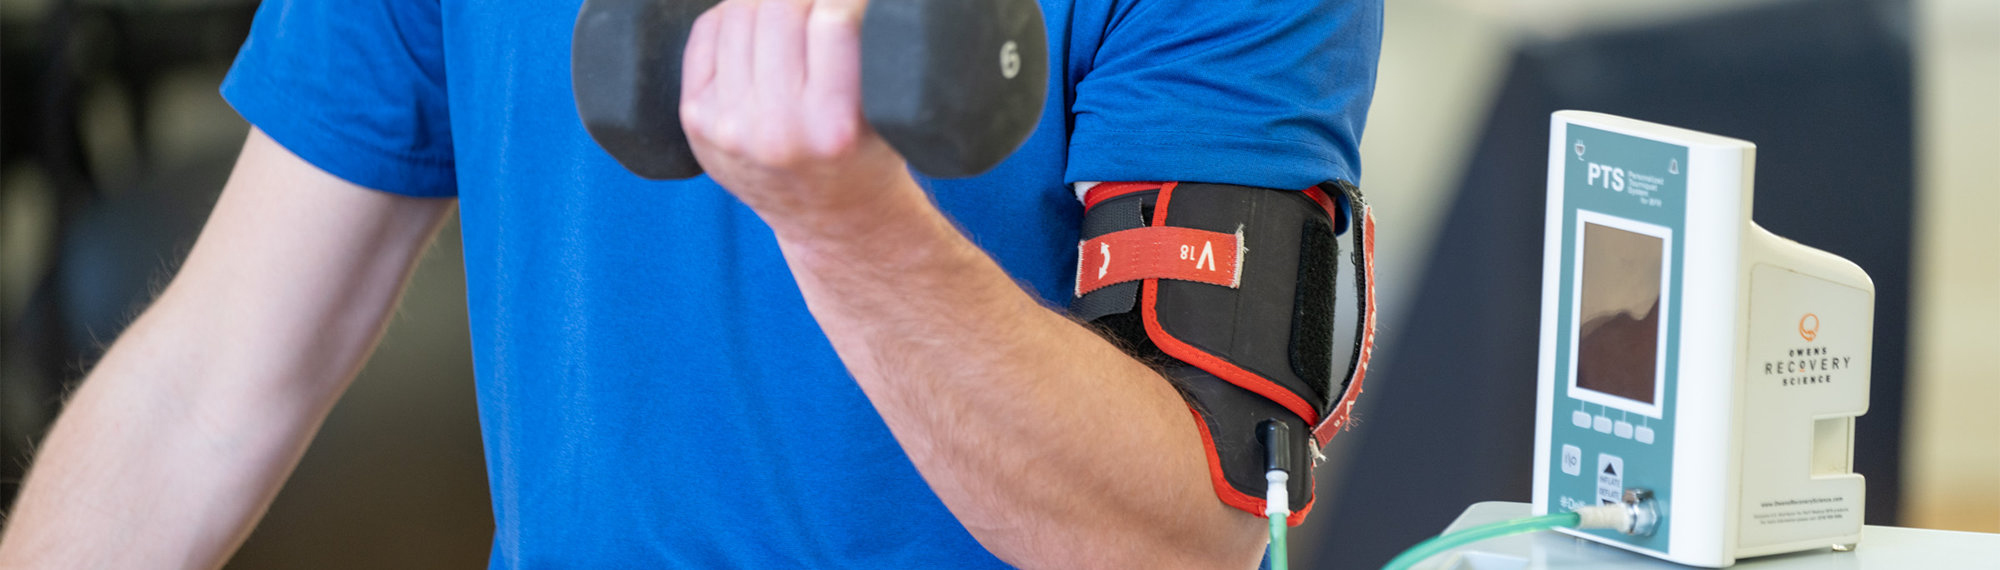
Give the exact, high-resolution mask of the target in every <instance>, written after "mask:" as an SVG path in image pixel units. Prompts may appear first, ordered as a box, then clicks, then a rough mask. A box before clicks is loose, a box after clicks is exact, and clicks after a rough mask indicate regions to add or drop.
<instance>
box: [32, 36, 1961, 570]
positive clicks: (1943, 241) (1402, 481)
mask: <svg viewBox="0 0 2000 570" xmlns="http://www.w3.org/2000/svg"><path fill="white" fill-rule="evenodd" d="M254 9H255V3H254V2H249V1H241V0H7V1H6V2H5V3H0V509H4V508H5V506H6V505H10V504H11V502H12V498H13V496H14V494H15V493H16V492H17V491H18V490H19V484H20V481H21V477H22V475H23V473H24V472H25V470H26V468H27V466H28V465H29V463H30V461H31V460H32V458H33V453H34V448H35V444H36V441H38V439H39V438H40V437H41V435H42V434H43V432H44V431H45V430H46V429H47V425H48V423H49V422H50V421H51V420H52V419H53V417H54V416H55V414H56V413H57V412H58V411H59V409H60V407H61V404H62V402H63V399H64V396H65V394H66V393H67V391H68V390H69V389H71V388H72V387H73V386H74V384H75V382H77V381H78V380H79V379H81V378H82V377H83V374H84V373H85V372H86V371H87V370H88V369H89V367H90V365H91V363H92V362H94V361H95V360H96V359H97V358H98V356H99V355H100V354H101V352H102V350H103V348H104V346H105V345H106V344H108V343H109V342H110V341H111V340H112V339H114V338H116V336H117V334H118V332H119V330H120V329H121V328H122V327H123V326H124V325H125V324H126V323H127V322H128V321H130V320H131V318H132V317H134V316H135V315H136V314H137V311H139V310H140V309H141V308H143V307H144V305H145V302H146V301H147V300H148V299H150V298H151V296H152V295H153V294H154V293H155V292H156V291H157V290H158V289H159V288H160V287H161V286H162V285H163V284H164V283H165V279H167V277H168V276H169V275H170V274H171V271H172V269H173V268H174V267H175V266H176V265H177V264H178V263H179V260H180V258H181V256H182V255H184V254H185V253H186V251H187V249H188V247H190V246H191V245H192V243H193V240H194V236H195V234H196V232H197V231H199V229H200V227H201V223H202V221H203V219H204V218H205V217H206V215H207V211H208V208H209V207H210V206H211V205H213V203H214V200H215V196H216V193H217V192H218V191H219V190H220V188H221V185H222V181H223V180H224V178H225V177H226V175H227V173H228V168H229V166H230V165H231V163H232V161H233V160H234V157H235V151H236V150H237V148H238V147H239V146H240V145H241V143H242V138H243V135H244V133H245V132H246V130H247V128H248V125H246V124H245V123H244V122H243V121H242V120H241V119H240V118H238V117H237V116H236V114H235V113H234V112H233V111H231V110H230V109H229V107H228V106H227V105H226V104H225V103H223V101H222V100H221V98H220V97H218V96H217V95H216V88H217V85H218V84H219V82H220V80H221V78H222V76H223V74H224V72H225V71H226V70H227V69H228V66H229V63H230V61H231V59H232V57H233V56H234V54H235V51H236V48H237V46H238V45H239V43H240V42H241V41H242V38H243V37H244V34H245V33H246V31H247V29H248V26H249V22H250V17H251V13H252V11H253V10H254ZM1570 108H1574V109H1586V110H1593V111H1602V112H1608V113H1614V114H1621V115H1627V116H1631V117H1634V118H1639V119H1646V120H1652V121H1658V122H1665V123H1669V124H1674V125H1678V126H1683V127H1688V128H1693V129H1697V130H1703V131H1708V132H1713V133H1717V134H1721V135H1727V136H1732V137H1737V138H1743V139H1748V140H1750V141H1752V142H1755V143H1757V144H1758V145H1759V152H1758V165H1757V166H1758V174H1757V202H1756V211H1755V214H1754V215H1755V217H1756V219H1757V221H1758V222H1759V223H1761V224H1763V225H1764V226H1766V227H1768V228H1770V229H1772V230H1773V231H1775V232H1777V233H1778V234H1780V235H1784V236H1787V237H1791V238H1793V239H1797V240H1799V241H1801V242H1803V243H1806V244H1808V245H1812V246H1815V247H1819V248H1821V249H1826V250H1828V251H1831V252H1833V253H1836V254H1839V255H1842V256H1844V257H1847V258H1849V259H1851V260H1854V261H1855V262H1857V263H1859V264H1860V265H1861V266H1862V267H1863V268H1864V269H1866V270H1868V272H1869V273H1870V274H1871V275H1872V276H1873V278H1874V279H1875V283H1876V285H1877V287H1878V298H1877V316H1876V331H1875V353H1874V362H1875V369H1874V379H1873V388H1872V390H1873V393H1872V394H1871V397H1872V406H1871V409H1870V411H1869V413H1868V415H1867V416H1864V417H1863V418H1862V419H1861V421H1860V424H1859V428H1858V434H1857V443H1856V447H1857V449H1856V453H1855V456H1856V459H1855V462H1856V469H1857V470H1858V471H1860V472H1861V473H1863V474H1865V475H1867V477H1868V482H1869V489H1868V522H1869V523H1871V524H1880V525H1899V526H1911V527H1922V528H1937V529H1955V530H1969V531H1984V532H2000V414H1996V413H1993V410H1994V409H1996V407H2000V359H1996V355H2000V339H1996V337H1995V336H1994V335H1993V334H1992V333H1991V331H1990V330H1989V328H1990V327H1992V326H1993V325H1994V324H1995V323H2000V224H1996V223H1994V222H1993V219H1992V216H1993V212H1995V211H2000V2H1995V1H1994V0H1624V1H1618V2H1610V1H1590V0H1391V1H1390V2H1389V6H1388V19H1387V30H1386V33H1385V38H1384V45H1383V50H1382V66H1381V72H1380V79H1379V84H1378V88H1377V91H1376V98H1375V105H1374V110H1373V112H1372V113H1371V115H1370V121H1369V125H1368V127H1369V128H1368V131H1367V136H1366V140H1365V141H1364V144H1363V152H1362V155H1363V159H1364V162H1365V167H1364V168H1365V177H1364V179H1363V186H1364V188H1366V189H1367V190H1369V192H1370V196H1371V198H1372V199H1373V200H1374V201H1375V203H1376V205H1377V212H1378V215H1379V216H1380V223H1381V233H1380V235H1379V242H1380V248H1381V249H1380V251H1379V258H1380V260H1379V262H1378V263H1379V265H1380V266H1379V268H1378V270H1377V271H1378V280H1377V283H1378V291H1379V294H1380V295H1381V300H1382V306H1381V315H1382V317H1383V323H1382V332H1381V339H1380V346H1381V349H1380V351H1379V352H1378V353H1377V357H1376V360H1375V368H1374V371H1373V372H1372V373H1371V374H1370V378H1369V379H1370V382H1369V383H1368V392H1367V395H1366V396H1365V397H1364V398H1363V407H1362V409H1361V411H1360V412H1361V415H1360V419H1361V423H1360V424H1359V427H1358V428H1356V429H1355V430H1353V431H1351V432H1348V433H1347V434H1345V435H1343V436H1341V437H1340V438H1338V439H1337V440H1336V442H1335V444H1334V446H1333V448H1332V449H1330V450H1329V452H1330V453H1329V454H1330V456H1331V457H1332V458H1333V461H1331V462H1329V464H1328V465H1327V466H1326V467H1323V468H1322V469H1321V471H1320V473H1319V476H1320V478H1321V479H1320V487H1319V488H1320V492H1321V499H1320V504H1319V505H1318V506H1317V507H1316V512H1317V513H1318V514H1317V515H1316V516H1314V517H1313V518H1312V520H1311V521H1310V522H1308V523H1307V527H1306V528H1304V529H1300V530H1298V531H1295V532H1296V533H1297V534H1295V535H1294V536H1295V537H1298V538H1297V539H1295V540H1294V541H1293V544H1294V547H1293V548H1294V550H1295V552H1294V557H1295V559H1296V560H1295V564H1298V565H1299V566H1300V567H1304V568H1373V567H1378V566H1379V565H1380V564H1381V563H1382V562H1384V561H1386V560H1387V559H1388V558H1389V557H1390V556H1392V555H1393V554H1394V553H1395V552H1397V551H1399V550H1401V549H1402V548H1404V547H1407V546H1409V545H1411V544H1413V543H1415V542H1417V541H1419V540H1421V539H1423V538H1425V537H1426V536H1428V535H1430V534H1434V533H1436V532H1437V531H1439V530H1441V529H1442V528H1444V526H1445V525H1446V524H1448V523H1449V522H1450V521H1451V520H1452V519H1453V518H1454V517H1455V516H1456V515H1457V514H1458V513H1459V512H1460V511H1461V510H1463V509H1464V508H1465V506H1466V505H1468V504H1470V503H1473V502H1478V501H1485V500H1514V501H1526V500H1528V481H1529V478H1530V475H1531V473H1530V466H1529V459H1530V453H1531V451H1530V449H1529V448H1530V445H1531V439H1532V434H1533V427H1532V426H1533V416H1534V401H1533V395H1534V382H1535V356H1534V350H1535V346H1534V342H1535V338H1536V330H1537V328H1536V327H1537V326H1538V325H1537V319H1538V305H1537V303H1538V302H1539V286H1540V282H1539V279H1540V267H1541V265H1540V263H1541V262H1540V251H1541V249H1540V243H1541V242H1540V240H1541V227H1542V226H1541V223H1542V222H1541V203H1542V202H1541V200H1542V191H1543V190H1542V186H1543V180H1544V169H1545V168H1546V166H1545V164H1546V163H1545V162H1544V158H1543V156H1542V153H1544V152H1545V149H1546V137H1547V136H1548V127H1547V125H1548V123H1547V117H1548V113H1550V112H1551V111H1555V110H1558V109H1570ZM464 291H465V283H464V274H463V269H462V259H461V250H460V248H459V244H458V231H457V229H456V227H448V228H446V230H445V231H444V232H443V233H442V234H441V235H440V238H439V240H438V242H437V243H436V244H435V245H434V246H433V247H432V251H431V252H430V254H429V255H428V256H427V257H426V258H425V261H424V263H423V265H422V266H421V267H420V268H419V270H418V272H417V274H416V277H415V280H414V282H413V283H412V285H411V288H410V290H409V293H408V295H407V296H406V297H405V298H404V300H403V304H402V308H401V310H400V311H399V314H398V316H397V318H396V320H395V322H394V324H393V325H392V326H391V327H390V330H389V336H388V338H387V339H386V340H385V341H384V342H383V344H382V348H381V349H380V350H379V351H378V352H377V353H376V355H375V358H374V360H373V361H371V362H370V364H369V365H368V367H367V368H366V369H365V370H364V371H363V372H362V374H361V377H360V379H359V380H357V381H356V382H355V384H354V387H353V388H352V390H350V392H349V393H348V395H347V396H346V398H345V399H344V400H342V402H341V403H340V404H339V406H338V407H337V408H335V410H334V412H333V414H332V416H331V417H330V418H329V419H328V420H327V422H326V425H325V427H324V429H322V430H321V432H320V434H319V436H318V439H317V440H316V441H315V443H314V444H313V446H312V448H311V450H310V451H309V452H308V453H307V454H306V456H305V458H304V460H303V462H302V463H301V464H300V466H299V468H298V471H297V473H296V474H294V476H293V477H292V479H291V480H290V482H289V483H288V484H287V485H286V487H285V489H284V491H283V492H282V493H281V494H280V495H279V497H278V499H277V502H276V504H275V505H274V506H273V507H272V509H271V512H270V514H269V516H267V517H266V518H265V519H264V522H263V524H262V525H261V526H259V527H258V529H257V531H256V532H255V534H253V535H252V536H251V538H250V540H249V542H248V543H247V544H245V546H244V547H243V549H242V551H241V552H240V553H239V554H238V555H237V556H236V558H235V560H234V561H232V562H231V564H230V566H231V567H237V568H353V567H368V568H453V567H456V568H477V567H482V566H483V565H484V563H485V558H486V554H487V548H488V544H489V540H490V537H491V533H492V521H491V518H490V517H491V515H490V511H489V508H488V505H487V493H486V485H485V477H484V475H485V473H484V464H483V461H482V458H481V452H480V447H479V432H478V425H477V419H476V416H475V407H474V402H473V400H472V372H471V365H470V362H471V360H470V348H469V346H468V342H469V341H468V337H467V333H466V330H465V326H466V315H465V300H464ZM0 512H4V510H0Z"/></svg>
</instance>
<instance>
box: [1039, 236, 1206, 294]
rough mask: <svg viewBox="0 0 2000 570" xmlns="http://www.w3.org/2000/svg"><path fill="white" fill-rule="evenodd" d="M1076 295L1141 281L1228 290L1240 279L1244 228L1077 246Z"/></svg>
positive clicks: (1105, 239)
mask: <svg viewBox="0 0 2000 570" xmlns="http://www.w3.org/2000/svg"><path fill="white" fill-rule="evenodd" d="M1076 259H1077V272H1076V295H1077V296H1078V297H1081V296H1083V294H1085V293H1089V292H1091V291H1096V290H1098V289H1101V288H1103V287H1105V286H1108V285H1114V284H1118V283H1124V282H1127V281H1139V280H1142V279H1176V280H1180V281H1193V282H1196V283H1207V284H1210V285H1220V286H1223V287H1228V288H1231V289H1234V288H1236V287H1237V286H1238V285H1239V284H1241V283H1242V279H1243V228H1240V227H1239V228H1237V229H1236V233H1234V234H1225V233H1222V232H1211V231H1207V230H1197V229H1193V228H1179V227H1172V226H1147V227H1141V228H1133V229H1129V230H1123V231H1117V232H1112V233H1108V234H1104V235H1102V236H1098V237H1096V238H1093V239H1089V240H1084V241H1082V242H1078V244H1077V256H1076Z"/></svg>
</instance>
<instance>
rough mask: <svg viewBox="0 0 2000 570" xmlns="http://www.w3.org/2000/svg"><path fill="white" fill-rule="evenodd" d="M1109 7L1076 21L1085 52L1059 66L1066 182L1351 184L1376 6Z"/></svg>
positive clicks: (1309, 0)
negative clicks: (1065, 111)
mask: <svg viewBox="0 0 2000 570" xmlns="http://www.w3.org/2000/svg"><path fill="white" fill-rule="evenodd" d="M1083 4H1084V3H1079V6H1082V5H1083ZM1107 8H1108V11H1107V12H1106V13H1102V14H1085V13H1081V12H1080V13H1079V14H1078V19H1077V21H1076V26H1077V27H1076V28H1073V33H1074V34H1075V36H1076V37H1075V38H1074V39H1075V40H1077V41H1076V42H1075V43H1074V44H1072V45H1077V46H1089V45H1090V44H1092V43H1093V42H1091V41H1090V40H1091V39H1096V40H1097V41H1096V42H1095V49H1092V50H1090V51H1088V52H1085V53H1081V54H1072V57H1071V58H1070V61H1068V62H1066V64H1067V65H1068V66H1069V72H1070V73H1072V76H1074V77H1077V78H1078V79H1076V83H1075V92H1074V93H1073V95H1074V97H1075V98H1074V99H1073V101H1072V102H1071V106H1070V111H1071V113H1072V119H1073V121H1074V123H1073V124H1074V130H1073V131H1072V132H1071V134H1070V146H1069V166H1068V170H1067V172H1066V173H1065V175H1064V178H1065V182H1079V181H1095V180H1177V181H1185V182H1215V183H1225V184H1241V185H1246V186H1261V187H1269V188H1304V187H1307V186H1311V185H1313V184H1316V183H1320V182H1324V181H1327V180H1334V179H1344V180H1349V181H1358V179H1359V175H1360V143H1361V129H1362V126H1363V123H1364V122H1365V121H1366V119H1367V116H1368V104H1369V100H1370V98H1372V97H1373V94H1374V91H1375V65H1376V59H1377V57H1378V55H1379V53H1380V50H1381V43H1382V4H1381V2H1380V0H1114V1H1111V2H1108V6H1107ZM1080 10H1081V8H1080ZM1092 34H1097V37H1096V38H1091V37H1090V36H1091V35H1092Z"/></svg>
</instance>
